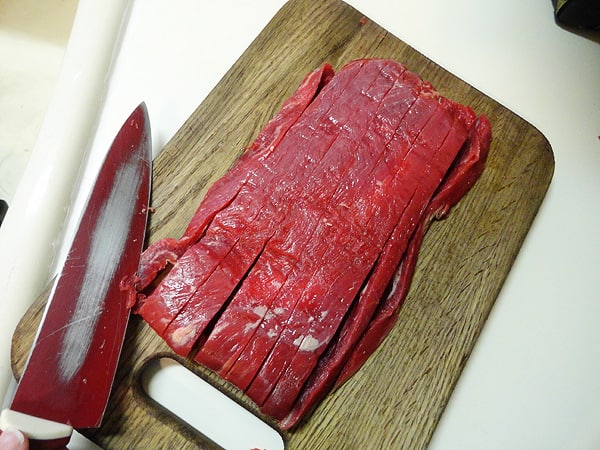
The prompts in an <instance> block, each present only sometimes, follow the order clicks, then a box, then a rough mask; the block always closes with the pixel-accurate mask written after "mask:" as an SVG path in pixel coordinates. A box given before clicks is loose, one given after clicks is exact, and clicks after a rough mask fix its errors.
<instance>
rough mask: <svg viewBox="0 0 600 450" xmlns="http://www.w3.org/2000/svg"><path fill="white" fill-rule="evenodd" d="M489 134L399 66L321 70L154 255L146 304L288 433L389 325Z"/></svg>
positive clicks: (142, 306) (372, 63) (157, 325)
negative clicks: (436, 225) (430, 236)
mask: <svg viewBox="0 0 600 450" xmlns="http://www.w3.org/2000/svg"><path fill="white" fill-rule="evenodd" d="M490 139H491V138H490V128H489V123H488V122H487V119H485V118H484V117H482V118H480V119H479V120H477V118H476V116H475V114H474V112H473V111H472V110H471V109H470V108H468V107H465V106H462V105H459V104H456V103H455V102H453V101H451V100H448V99H446V98H444V97H442V96H440V95H439V94H438V93H437V92H436V90H435V89H434V88H433V87H432V86H431V85H430V84H429V83H427V82H424V81H422V80H421V79H420V78H419V77H418V76H417V75H415V74H413V73H411V72H409V71H407V70H406V69H405V68H404V66H402V65H401V64H398V63H396V62H394V61H389V60H358V61H354V62H351V63H350V64H348V65H346V66H344V67H343V68H342V69H341V70H340V71H338V73H336V74H335V75H333V71H332V69H331V67H330V66H328V65H324V66H322V67H321V68H320V69H319V70H317V71H315V72H312V73H311V74H309V75H308V76H307V78H306V79H305V80H304V82H303V84H302V85H301V86H300V87H299V88H298V90H297V91H296V93H295V94H294V95H293V96H292V97H291V98H290V99H288V100H287V101H286V102H285V103H284V106H283V108H282V111H281V112H280V113H278V114H277V115H276V116H275V118H273V119H272V120H271V121H270V122H269V123H268V124H267V125H266V126H265V128H264V129H263V130H262V131H261V133H260V134H259V136H258V137H257V138H256V140H255V141H254V143H253V144H252V146H251V147H250V148H249V149H248V151H247V152H246V153H245V154H244V155H243V156H242V157H241V158H240V160H239V161H238V163H236V165H235V166H234V167H233V168H232V169H231V170H230V171H229V172H228V173H227V174H226V175H225V176H224V177H223V178H222V179H221V180H219V181H217V182H216V183H215V185H214V186H213V187H212V188H211V189H210V190H209V191H208V193H207V195H206V197H205V199H204V200H203V201H202V203H201V204H200V206H199V207H198V209H197V211H196V214H195V215H194V218H193V219H192V220H191V222H190V224H189V225H188V228H187V229H186V231H185V233H184V235H183V236H182V238H180V239H179V240H175V239H165V240H161V241H158V242H157V243H155V244H153V245H152V246H151V247H150V248H149V249H148V250H147V251H146V252H145V253H144V257H143V261H142V264H141V267H140V270H139V273H138V283H137V284H136V289H137V290H138V291H139V292H140V295H139V302H138V305H137V306H138V309H137V311H138V312H139V313H140V314H141V315H142V316H143V317H144V319H145V320H146V321H147V322H148V323H149V324H150V325H151V326H152V327H153V328H154V329H155V330H156V331H157V332H158V333H159V334H160V335H161V336H162V337H163V338H164V339H165V340H166V342H167V343H168V344H169V345H170V346H171V347H172V348H173V349H174V350H175V351H176V352H177V353H179V354H181V355H188V354H189V353H190V352H191V351H192V349H194V348H197V349H198V351H197V353H196V355H195V360H196V361H197V362H199V363H201V364H204V365H205V366H207V367H209V368H211V369H212V370H214V371H216V372H217V373H219V374H220V375H221V376H222V377H224V378H225V379H227V380H229V381H231V382H232V383H233V384H235V385H236V386H238V387H239V388H240V389H242V390H244V391H245V392H246V394H247V395H248V396H249V397H250V398H251V399H252V400H254V401H255V402H256V403H257V404H258V405H259V407H260V408H261V410H262V411H263V412H264V413H265V414H268V415H270V416H272V417H274V418H275V419H277V420H278V421H280V424H281V426H282V428H290V427H293V426H294V425H295V424H297V423H298V421H299V420H300V419H301V418H302V417H303V416H304V415H305V414H306V413H307V412H308V411H310V410H311V409H312V408H313V407H314V406H315V405H316V404H317V403H318V402H319V401H320V399H322V398H323V396H324V395H326V394H327V392H329V391H330V390H331V389H332V388H333V387H335V386H336V385H339V384H341V383H343V382H344V381H345V380H346V379H347V378H348V377H349V376H351V375H352V374H353V373H355V371H356V370H358V368H359V367H360V366H361V365H362V364H363V363H364V361H365V360H366V358H367V357H368V356H369V355H370V354H371V353H372V351H373V350H374V349H375V348H376V347H377V345H379V343H381V341H382V340H383V338H384V337H385V335H386V334H387V333H388V332H389V330H390V329H391V327H392V326H393V324H394V323H395V320H396V317H397V314H398V309H399V307H400V305H401V304H402V301H403V299H404V296H405V295H406V292H407V290H408V285H409V283H410V280H411V278H412V273H413V271H414V265H415V261H416V257H417V254H418V250H419V248H420V245H421V241H422V239H423V235H424V234H425V232H426V230H427V228H428V225H429V223H430V222H431V220H433V219H434V218H441V217H442V216H444V215H445V214H447V213H448V210H449V209H450V207H451V206H452V205H453V204H454V203H456V202H457V201H458V200H459V199H460V198H461V197H462V196H463V195H464V193H465V192H466V191H467V190H468V189H469V188H470V186H471V185H472V184H473V183H474V182H475V180H476V179H477V178H478V177H479V175H480V173H481V171H482V169H483V164H484V162H485V157H486V155H487V149H488V147H489V142H490ZM457 155H458V156H457ZM168 263H172V264H173V267H172V268H171V270H170V271H169V272H168V273H167V274H166V276H165V277H163V278H162V280H161V281H160V283H158V285H157V286H156V287H152V288H150V287H149V285H150V283H152V280H153V279H154V278H155V277H156V275H157V274H158V273H159V272H160V271H161V270H162V268H164V267H165V266H166V265H167V264H168ZM144 290H146V291H148V292H146V291H144ZM142 291H143V293H142ZM143 294H148V297H147V298H145V297H144V295H143Z"/></svg>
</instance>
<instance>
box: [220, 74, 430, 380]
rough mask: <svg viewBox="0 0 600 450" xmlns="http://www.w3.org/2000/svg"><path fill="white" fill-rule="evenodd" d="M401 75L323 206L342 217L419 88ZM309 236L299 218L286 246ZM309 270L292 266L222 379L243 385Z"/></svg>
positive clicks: (257, 365)
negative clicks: (349, 196)
mask: <svg viewBox="0 0 600 450" xmlns="http://www.w3.org/2000/svg"><path fill="white" fill-rule="evenodd" d="M401 75H402V76H400V75H398V78H397V79H396V82H395V84H394V86H393V87H392V89H391V90H390V91H389V92H388V93H387V94H386V97H385V100H384V101H383V102H382V103H381V104H380V106H379V110H378V112H377V117H376V119H375V120H374V121H373V122H372V124H371V127H370V129H369V131H368V132H367V134H366V135H365V136H364V137H363V139H362V141H361V143H360V145H358V147H357V148H356V149H355V150H353V152H352V153H353V155H354V158H353V160H354V163H355V164H353V166H352V167H351V169H349V171H348V173H347V174H346V177H345V180H346V181H345V182H344V183H343V184H342V185H341V186H340V187H338V188H337V190H336V192H335V193H334V195H333V196H332V197H331V198H330V200H329V204H328V205H327V207H328V208H338V209H339V214H340V215H341V216H342V217H343V216H345V215H346V211H345V209H346V206H345V203H344V201H346V202H347V201H348V199H347V198H346V199H344V198H343V196H344V195H346V196H347V192H348V190H349V189H350V188H351V186H352V185H353V184H354V185H355V186H354V189H355V190H360V189H362V185H363V184H365V183H367V180H369V179H371V172H372V171H373V170H374V166H376V164H377V162H378V161H379V160H380V159H381V158H382V156H383V153H384V150H385V148H386V144H387V143H388V142H389V141H390V140H391V138H392V137H393V134H394V132H395V129H396V128H397V127H398V125H399V123H401V122H402V120H403V118H404V116H405V114H406V111H408V110H409V109H410V108H411V106H412V105H413V103H414V102H415V100H416V98H417V96H418V94H419V93H420V91H421V88H422V83H421V82H420V80H418V79H417V78H416V77H414V75H413V74H411V73H410V72H408V73H407V72H404V73H402V74H401ZM357 183H358V184H357ZM319 220H321V221H322V220H326V221H328V223H330V222H331V217H325V216H323V215H321V216H320V219H319ZM305 237H306V238H307V239H305ZM309 239H312V234H311V235H310V236H306V233H305V228H304V224H303V222H302V221H299V222H298V226H297V227H295V229H294V233H291V234H290V235H289V238H287V243H286V244H285V245H286V246H287V248H293V249H294V251H295V252H300V249H298V248H297V247H296V246H295V243H297V242H298V240H300V241H302V243H303V244H304V246H305V245H306V244H307V243H308V240H309ZM302 248H304V247H302ZM326 249H327V246H321V247H320V250H321V251H322V252H323V253H324V252H325V250H326ZM322 256H323V255H320V256H318V258H317V255H315V259H314V260H313V261H312V262H317V263H318V261H321V258H322ZM311 267H312V269H311V270H312V272H314V271H315V270H316V266H314V264H313V265H312V266H311ZM312 272H311V271H310V270H308V267H305V266H303V265H302V266H296V268H295V269H294V272H292V273H291V274H290V276H289V278H288V279H287V280H286V285H285V286H282V287H281V288H280V289H279V290H277V292H275V293H273V296H274V298H273V299H272V301H271V303H270V309H269V311H267V312H266V313H265V314H264V316H263V318H262V322H261V323H260V325H259V326H258V327H257V328H256V331H255V333H254V335H252V336H251V338H250V337H249V338H248V343H247V344H246V346H245V348H244V349H243V352H242V353H241V354H240V356H239V357H238V359H237V361H236V362H235V364H234V365H233V366H232V367H231V369H229V371H228V372H227V373H226V374H225V375H224V376H225V378H226V379H228V380H230V381H232V382H233V383H234V384H235V385H236V386H238V387H239V388H241V389H245V388H246V387H247V385H248V384H249V383H250V381H251V380H252V378H253V377H254V375H255V374H256V372H257V371H258V369H259V368H260V366H261V364H262V362H263V361H264V359H265V358H266V356H267V355H268V353H269V352H270V350H271V348H272V347H273V345H274V343H275V340H276V338H277V337H278V336H279V333H280V331H281V329H282V328H283V326H284V324H285V323H286V321H287V320H288V318H289V316H290V314H291V312H292V309H293V304H292V305H290V304H289V303H290V302H292V301H294V299H293V298H291V297H290V295H293V291H292V290H290V288H291V287H293V286H304V285H306V283H307V282H308V280H309V279H310V277H311V276H312ZM236 334H239V333H236ZM234 357H235V355H234Z"/></svg>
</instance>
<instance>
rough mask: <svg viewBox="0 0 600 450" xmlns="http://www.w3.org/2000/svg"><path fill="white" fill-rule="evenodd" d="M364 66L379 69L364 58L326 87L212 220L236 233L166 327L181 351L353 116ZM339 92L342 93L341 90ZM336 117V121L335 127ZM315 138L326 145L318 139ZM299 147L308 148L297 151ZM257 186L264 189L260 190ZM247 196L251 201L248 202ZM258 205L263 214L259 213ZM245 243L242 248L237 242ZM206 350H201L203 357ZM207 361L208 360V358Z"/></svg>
mask: <svg viewBox="0 0 600 450" xmlns="http://www.w3.org/2000/svg"><path fill="white" fill-rule="evenodd" d="M359 72H360V73H361V74H363V75H364V76H371V77H373V76H375V73H376V72H374V71H373V70H372V69H371V68H369V70H365V71H363V70H362V63H361V64H353V65H352V66H350V67H349V70H348V71H347V72H346V73H345V74H342V76H339V77H336V79H335V80H333V81H332V82H331V86H328V87H326V88H325V89H324V91H323V92H322V95H320V96H319V97H318V99H316V100H315V101H314V102H313V104H311V106H310V108H308V109H307V111H306V113H305V114H304V115H303V116H302V117H301V118H300V119H299V120H298V122H297V123H296V124H295V125H294V126H292V127H291V128H290V130H289V131H288V133H287V134H286V136H285V137H284V138H283V139H282V140H281V141H280V143H279V144H278V146H277V149H275V150H274V151H273V152H272V155H273V156H272V157H271V158H268V159H265V160H264V161H263V162H262V164H263V165H262V166H260V167H259V168H258V169H259V170H256V172H255V174H254V176H253V179H252V181H251V182H248V186H249V187H248V188H246V186H244V187H243V188H242V190H241V191H240V193H239V194H238V196H237V197H236V199H235V200H234V201H233V202H232V203H231V205H229V207H228V208H227V209H226V210H223V211H221V212H219V214H217V216H216V217H215V221H213V222H219V223H221V224H223V223H225V225H224V226H222V225H221V226H217V227H215V226H214V225H213V224H211V225H210V226H209V228H208V230H207V232H206V236H207V237H208V236H212V235H216V236H223V235H226V236H231V239H230V240H229V245H227V246H222V247H219V249H220V250H221V251H220V252H219V253H217V254H215V255H213V254H211V255H210V256H211V258H209V259H208V260H207V261H206V265H205V267H204V269H203V270H198V271H197V277H196V279H195V280H196V281H197V282H196V283H195V284H194V291H193V292H191V293H189V295H186V297H185V298H184V299H183V301H180V303H179V304H180V307H179V310H178V311H179V312H180V313H178V315H177V316H176V317H175V318H174V319H173V320H172V322H171V323H170V325H169V326H168V328H167V329H166V330H165V331H164V333H163V337H164V338H165V339H166V341H167V343H169V344H170V345H172V347H173V348H174V349H175V350H176V351H178V353H181V354H187V353H189V351H190V350H191V348H192V346H193V345H194V343H195V341H196V340H197V339H198V337H199V336H200V334H201V333H202V332H203V330H204V328H205V327H206V325H207V324H208V323H209V322H210V320H211V319H212V318H213V316H214V314H216V313H217V312H218V311H219V310H220V308H221V306H223V304H224V303H225V302H226V301H227V299H228V298H229V296H230V295H231V293H232V292H233V290H234V289H235V288H236V286H237V284H238V282H239V281H241V279H242V278H243V277H244V276H245V275H246V271H247V270H248V269H250V268H251V267H252V266H253V264H254V262H255V261H256V259H257V258H258V257H259V256H260V253H261V252H262V250H263V249H264V246H265V245H266V242H267V241H268V240H269V239H270V237H271V236H272V235H273V233H274V232H275V230H276V229H277V228H278V227H279V226H280V225H281V221H282V220H283V218H284V217H285V216H286V211H287V210H288V209H289V207H290V205H291V202H290V201H289V192H290V191H295V190H296V188H294V186H295V185H298V184H299V183H300V182H301V180H303V179H306V178H307V177H308V176H310V174H311V173H312V171H314V170H315V166H318V164H319V162H320V160H321V159H322V158H323V155H324V154H326V153H327V152H328V151H329V149H330V147H331V143H332V142H333V140H334V139H335V137H336V136H337V133H336V132H335V129H337V127H341V126H345V124H346V121H347V120H348V111H349V110H348V108H347V106H348V103H349V102H351V101H352V100H353V99H354V98H356V97H358V95H357V94H358V92H359V89H360V88H361V85H360V84H356V83H354V81H353V80H354V79H355V78H357V77H358V76H357V74H358V73H359ZM369 72H372V73H371V74H369ZM333 87H337V88H335V89H334V88H333ZM339 92H341V93H342V95H336V94H337V93H339ZM330 94H331V95H330ZM340 105H341V107H340ZM332 123H334V124H337V125H335V126H333V127H332V125H331V124H332ZM307 128H311V129H312V128H314V132H313V133H312V134H311V135H309V134H308V133H307V132H306V130H307ZM316 142H320V143H321V144H322V145H321V146H319V145H315V143H316ZM308 144H310V145H308ZM307 145H308V146H307ZM302 146H304V148H302ZM298 148H300V149H302V150H303V151H298ZM276 153H277V155H281V156H280V158H279V159H277V158H275V154H276ZM250 187H251V188H250ZM258 187H263V189H261V190H258ZM286 196H287V198H286ZM246 199H249V201H248V202H246ZM244 203H247V204H250V205H252V206H253V207H250V208H246V207H243V208H241V209H238V205H239V204H244ZM261 205H262V206H261ZM257 210H258V211H259V212H258V218H257V219H254V217H255V215H256V212H257ZM221 216H223V217H225V219H222V218H221ZM204 239H205V238H202V240H201V241H200V244H202V241H203V240H204ZM240 246H241V247H242V250H239V249H237V248H236V247H240ZM240 256H242V257H243V258H242V257H240ZM219 264H220V265H221V266H225V267H232V268H234V269H235V270H234V271H231V270H228V273H229V274H230V275H232V276H235V278H232V279H230V280H228V283H226V284H223V283H221V281H222V280H220V277H221V275H220V272H219V271H217V272H216V273H213V272H212V269H213V267H218V265H219ZM205 272H208V273H209V277H208V278H207V277H204V276H203V273H205ZM176 277H177V275H176ZM207 293H210V296H207V295H206V294H207ZM161 294H162V292H161ZM186 294H187V292H186ZM164 297H165V298H163V299H162V302H163V303H165V300H166V301H167V302H168V294H167V295H166V296H164ZM173 311H175V309H173ZM203 354H204V353H203V352H202V353H200V354H199V356H198V358H200V357H201V356H202V355H203ZM204 363H205V364H206V365H209V363H208V361H206V362H204Z"/></svg>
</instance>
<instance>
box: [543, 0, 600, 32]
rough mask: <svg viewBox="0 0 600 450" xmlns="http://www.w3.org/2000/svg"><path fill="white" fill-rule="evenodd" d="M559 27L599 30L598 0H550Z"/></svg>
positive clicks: (599, 11) (599, 10) (599, 9)
mask: <svg viewBox="0 0 600 450" xmlns="http://www.w3.org/2000/svg"><path fill="white" fill-rule="evenodd" d="M552 4H553V5H554V17H555V18H556V21H557V22H558V23H560V24H561V25H567V26H571V27H577V28H586V29H593V30H600V0H552Z"/></svg>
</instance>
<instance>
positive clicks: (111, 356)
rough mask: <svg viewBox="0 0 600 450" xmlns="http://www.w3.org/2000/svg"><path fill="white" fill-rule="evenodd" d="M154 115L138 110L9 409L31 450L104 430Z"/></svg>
mask: <svg viewBox="0 0 600 450" xmlns="http://www.w3.org/2000/svg"><path fill="white" fill-rule="evenodd" d="M151 150H152V149H151V135H150V125H149V120H148V112H147V109H146V106H145V104H144V103H142V104H140V105H139V106H138V107H137V108H136V109H135V110H134V111H133V113H132V114H131V115H130V116H129V118H128V119H127V120H126V121H125V123H124V124H123V126H122V128H121V129H120V131H119V133H118V134H117V136H116V137H115V140H114V141H113V143H112V145H111V147H110V149H109V151H108V153H107V155H106V158H105V160H104V162H103V164H102V167H101V168H100V171H99V173H98V177H97V179H96V182H95V184H94V187H93V189H92V191H91V194H90V196H89V198H88V201H87V204H86V206H85V208H84V211H83V214H82V216H81V220H80V223H79V227H78V229H77V231H76V232H75V237H74V240H73V244H72V246H71V248H70V250H69V252H68V254H67V258H66V262H65V264H64V266H63V268H62V270H61V272H60V274H59V275H58V276H57V277H56V281H55V283H54V285H53V286H52V289H51V291H50V296H49V298H48V302H47V305H46V309H45V311H44V315H43V317H42V321H41V324H40V326H39V328H38V331H37V335H36V338H35V340H34V344H33V346H32V349H31V351H30V354H29V357H28V360H27V363H26V365H25V369H24V372H23V375H22V377H21V379H20V381H19V384H18V386H17V389H16V392H15V394H14V397H13V399H12V403H11V404H10V407H9V408H8V409H5V410H4V411H2V413H1V414H0V430H5V429H6V428H8V427H13V428H17V429H19V430H21V431H22V432H23V433H25V434H26V435H27V436H28V437H29V439H30V448H64V446H65V445H66V444H67V443H68V442H69V440H70V436H71V434H72V431H73V429H80V428H97V427H99V426H100V423H101V421H102V416H103V415H104V410H105V409H106V404H107V402H108V397H109V394H110V390H111V387H112V383H113V379H114V374H115V371H116V367H117V363H118V359H119V354H120V352H121V347H122V345H123V339H124V336H125V330H126V327H127V322H128V318H129V309H130V307H131V306H132V303H133V300H134V299H133V298H132V297H131V296H132V294H131V292H132V291H128V290H127V289H126V281H127V279H128V277H131V276H133V275H134V274H135V273H136V271H137V268H138V264H139V257H140V254H141V252H142V247H143V243H144V234H145V229H146V221H147V214H148V204H149V197H150V178H151V172H152V170H151V167H152V153H151Z"/></svg>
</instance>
